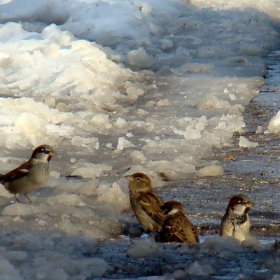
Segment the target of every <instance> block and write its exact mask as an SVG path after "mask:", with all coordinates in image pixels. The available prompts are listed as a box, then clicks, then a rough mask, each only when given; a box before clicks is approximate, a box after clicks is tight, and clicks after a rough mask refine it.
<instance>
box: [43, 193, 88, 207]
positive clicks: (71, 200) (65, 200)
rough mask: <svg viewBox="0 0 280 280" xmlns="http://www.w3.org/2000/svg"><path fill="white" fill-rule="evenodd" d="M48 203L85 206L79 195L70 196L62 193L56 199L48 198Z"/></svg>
mask: <svg viewBox="0 0 280 280" xmlns="http://www.w3.org/2000/svg"><path fill="white" fill-rule="evenodd" d="M48 203H49V204H51V205H56V204H57V203H62V204H66V205H80V206H83V205H81V204H83V201H82V199H81V198H80V196H79V195H78V194H68V193H62V194H59V195H57V196H55V197H50V198H48Z"/></svg>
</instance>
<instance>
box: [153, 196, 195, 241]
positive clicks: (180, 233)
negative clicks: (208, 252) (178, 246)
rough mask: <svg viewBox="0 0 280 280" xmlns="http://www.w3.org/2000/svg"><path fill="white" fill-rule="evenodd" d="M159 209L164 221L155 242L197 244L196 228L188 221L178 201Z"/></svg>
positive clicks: (170, 202) (168, 203)
mask: <svg viewBox="0 0 280 280" xmlns="http://www.w3.org/2000/svg"><path fill="white" fill-rule="evenodd" d="M161 209H162V210H163V212H164V213H165V220H164V223H163V226H162V230H161V232H160V234H159V238H157V239H156V240H157V241H160V242H182V243H186V244H196V243H199V236H198V231H197V228H196V227H194V225H193V224H192V223H191V222H190V221H189V219H188V218H187V216H186V215H185V213H184V208H183V205H182V203H181V202H179V201H168V202H166V203H165V204H164V205H163V206H161Z"/></svg>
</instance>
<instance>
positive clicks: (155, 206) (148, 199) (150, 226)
mask: <svg viewBox="0 0 280 280" xmlns="http://www.w3.org/2000/svg"><path fill="white" fill-rule="evenodd" d="M126 178H127V179H128V180H129V198H130V205H131V208H132V210H133V212H134V214H135V216H136V218H137V219H138V221H139V223H140V224H141V225H142V227H143V229H144V231H147V232H149V233H153V232H155V231H160V230H161V228H162V224H163V221H164V213H163V211H162V209H161V208H160V207H161V206H162V205H163V204H164V202H163V201H162V199H161V198H160V197H159V196H158V195H157V194H156V193H155V192H154V191H153V190H152V185H151V180H150V178H149V177H148V176H147V175H145V174H143V173H140V172H138V173H134V174H132V175H128V176H126Z"/></svg>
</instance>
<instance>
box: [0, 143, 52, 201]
mask: <svg viewBox="0 0 280 280" xmlns="http://www.w3.org/2000/svg"><path fill="white" fill-rule="evenodd" d="M55 154H56V153H55V151H54V150H53V149H52V147H50V146H49V145H41V146H39V147H37V148H36V149H34V151H33V153H32V155H31V157H30V159H29V160H27V161H26V162H24V163H22V164H21V165H20V166H19V167H17V168H15V169H13V170H11V171H10V172H8V173H6V174H5V175H0V183H1V184H3V185H4V187H5V188H6V190H8V191H9V192H10V193H12V194H14V196H15V199H16V200H17V202H20V201H19V194H24V195H25V197H26V198H27V199H28V200H29V202H32V201H31V199H30V198H29V197H28V195H27V194H28V193H29V192H31V191H35V190H37V189H39V188H40V187H42V186H43V185H44V184H45V183H46V182H47V180H48V179H49V176H50V166H49V162H50V160H51V158H52V157H53V156H54V155H55Z"/></svg>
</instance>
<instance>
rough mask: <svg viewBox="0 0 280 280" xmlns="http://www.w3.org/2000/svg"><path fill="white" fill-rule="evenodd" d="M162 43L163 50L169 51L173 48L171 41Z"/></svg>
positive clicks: (166, 40) (167, 40) (165, 40)
mask: <svg viewBox="0 0 280 280" xmlns="http://www.w3.org/2000/svg"><path fill="white" fill-rule="evenodd" d="M160 42H161V48H162V49H163V50H169V49H171V48H172V47H173V42H172V40H170V39H162V40H160Z"/></svg>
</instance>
